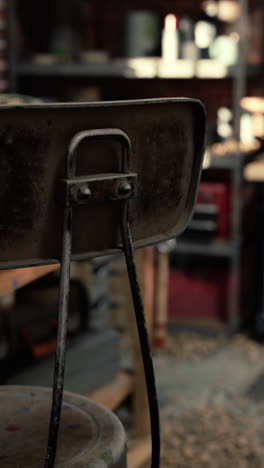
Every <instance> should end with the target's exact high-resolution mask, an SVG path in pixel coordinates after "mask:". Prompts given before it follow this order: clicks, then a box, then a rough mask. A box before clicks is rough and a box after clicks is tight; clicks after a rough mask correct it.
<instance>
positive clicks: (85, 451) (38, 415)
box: [0, 386, 126, 468]
mask: <svg viewBox="0 0 264 468" xmlns="http://www.w3.org/2000/svg"><path fill="white" fill-rule="evenodd" d="M51 396H52V394H51V389H47V388H40V387H20V386H2V387H0V414H1V424H0V431H1V434H0V465H1V468H8V467H16V468H20V467H21V468H22V467H23V468H24V467H27V468H31V467H32V468H33V467H34V468H38V467H41V468H42V467H43V466H44V460H45V454H46V447H47V436H48V423H49V418H50V407H51ZM125 446H126V442H125V433H124V429H123V427H122V425H121V423H120V422H119V420H118V419H117V418H116V416H114V415H113V414H112V413H111V412H109V411H107V410H106V409H104V408H102V407H101V406H99V405H97V404H95V403H94V402H92V401H90V400H88V399H87V398H85V397H83V396H80V395H76V394H73V393H69V392H65V393H64V400H63V406H62V417H61V423H60V435H59V443H58V451H57V457H56V464H55V466H56V467H68V466H71V467H76V468H79V467H89V468H108V467H111V468H112V467H113V468H125V467H126V453H125Z"/></svg>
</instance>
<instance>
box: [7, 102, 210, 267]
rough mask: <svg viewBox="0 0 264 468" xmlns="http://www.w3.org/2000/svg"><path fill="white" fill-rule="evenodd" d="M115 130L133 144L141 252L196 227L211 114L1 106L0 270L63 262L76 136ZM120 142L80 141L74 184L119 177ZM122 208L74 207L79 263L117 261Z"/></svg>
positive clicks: (154, 108)
mask: <svg viewBox="0 0 264 468" xmlns="http://www.w3.org/2000/svg"><path fill="white" fill-rule="evenodd" d="M110 128H111V129H118V130H121V131H122V132H124V133H125V134H126V135H127V136H128V138H129V140H130V142H131V156H130V159H131V161H130V170H131V171H133V172H134V173H136V174H137V175H138V179H137V194H136V197H135V198H134V199H133V200H132V201H131V204H130V223H131V231H132V237H133V241H134V244H135V246H143V245H147V244H151V243H155V242H159V241H162V240H165V239H168V238H171V237H173V236H175V235H176V234H178V233H179V232H181V231H182V230H183V229H184V228H185V227H186V225H187V223H188V220H189V218H190V215H191V212H192V209H193V205H194V201H195V196H196V191H197V186H198V182H199V177H200V172H201V165H202V159H203V150H204V134H205V111H204V107H203V105H202V104H201V103H200V102H199V101H197V100H192V99H180V98H179V99H177V98H175V99H174V98H171V99H158V100H140V101H122V102H121V101H119V102H118V101H117V102H103V103H91V104H90V103H89V104H43V105H42V104H36V105H31V104H30V105H20V106H0V268H7V267H15V266H27V265H38V264H45V263H51V262H53V261H55V260H59V259H60V257H61V243H62V229H63V228H62V226H63V213H64V206H65V200H64V198H63V190H62V184H61V183H60V180H61V179H65V178H66V179H67V164H68V151H69V145H70V142H71V141H72V138H73V137H74V136H75V135H76V134H78V133H79V132H82V131H86V130H92V129H100V130H101V131H102V132H103V129H110ZM121 146H122V145H120V144H119V142H117V141H115V140H114V139H111V138H108V139H107V140H105V139H102V138H98V137H97V138H95V139H87V140H85V141H83V142H82V143H81V144H80V145H79V147H78V151H77V153H78V154H77V167H76V174H77V176H89V175H93V174H108V173H119V172H121V171H122V168H121V159H122V155H121ZM120 206H121V205H120V202H115V201H111V200H103V199H102V200H94V199H91V200H90V201H89V203H87V204H85V205H78V206H76V207H74V208H73V258H80V257H86V258H87V257H93V256H97V255H102V254H107V253H110V252H114V251H115V250H116V249H118V245H119V244H120V235H119V217H120V209H121V208H120Z"/></svg>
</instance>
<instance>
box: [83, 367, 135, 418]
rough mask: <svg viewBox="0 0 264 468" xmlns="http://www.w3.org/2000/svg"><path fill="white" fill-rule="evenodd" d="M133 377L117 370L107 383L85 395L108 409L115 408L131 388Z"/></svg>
mask: <svg viewBox="0 0 264 468" xmlns="http://www.w3.org/2000/svg"><path fill="white" fill-rule="evenodd" d="M133 385H134V379H133V377H132V376H131V375H129V374H127V373H126V372H119V373H118V374H117V377H116V378H115V379H114V380H113V381H112V382H110V383H109V384H107V385H105V386H103V387H101V388H99V389H98V390H95V391H94V392H92V393H89V394H88V395H87V396H88V398H90V399H91V400H93V401H95V402H96V403H98V404H99V405H102V406H104V408H107V409H109V410H114V409H116V408H117V407H118V406H119V405H120V403H121V402H122V401H123V400H125V398H126V397H128V396H129V394H130V393H131V392H132V390H133Z"/></svg>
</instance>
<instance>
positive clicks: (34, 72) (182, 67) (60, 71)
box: [14, 58, 264, 80]
mask: <svg viewBox="0 0 264 468" xmlns="http://www.w3.org/2000/svg"><path fill="white" fill-rule="evenodd" d="M186 62H188V63H186ZM203 62H204V61H203V60H198V62H196V63H195V62H193V63H191V62H190V61H185V60H179V61H178V62H177V64H176V65H173V71H172V69H171V68H170V70H168V74H166V70H165V73H164V71H162V69H160V66H161V64H162V62H161V60H160V59H159V58H154V59H150V58H138V59H114V60H108V61H106V62H103V63H95V62H94V63H67V64H66V63H65V64H63V63H61V64H60V63H53V64H43V65H41V64H37V63H30V62H29V63H19V64H17V65H16V66H15V67H14V73H15V74H16V75H17V76H38V77H41V76H50V77H65V76H68V77H72V78H73V77H76V78H78V77H79V78H81V77H91V78H92V77H102V78H103V77H105V78H111V77H115V78H118V77H119V78H136V79H153V78H156V79H197V78H198V79H202V80H203V79H223V78H235V76H236V74H237V66H233V67H229V68H228V67H226V68H225V67H224V68H223V65H222V64H219V65H220V67H221V66H222V68H223V69H222V70H221V72H220V74H215V73H216V72H215V70H216V67H215V66H212V65H213V64H210V60H208V61H207V62H208V65H209V69H208V72H206V68H205V69H204V64H203ZM212 62H214V61H213V60H212ZM208 65H207V66H208ZM202 68H203V69H202ZM200 69H201V70H200ZM199 70H200V71H199ZM260 73H264V66H263V65H256V66H253V65H249V66H248V67H247V74H248V76H255V75H258V74H260Z"/></svg>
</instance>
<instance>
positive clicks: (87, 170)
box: [0, 99, 205, 468]
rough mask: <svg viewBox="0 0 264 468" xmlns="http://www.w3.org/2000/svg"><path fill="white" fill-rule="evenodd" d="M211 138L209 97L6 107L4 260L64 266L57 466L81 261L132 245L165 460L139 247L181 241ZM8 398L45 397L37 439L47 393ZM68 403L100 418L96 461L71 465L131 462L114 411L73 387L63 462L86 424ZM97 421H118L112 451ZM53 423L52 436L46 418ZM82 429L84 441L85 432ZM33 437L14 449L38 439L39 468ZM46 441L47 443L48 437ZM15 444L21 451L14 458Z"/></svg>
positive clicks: (0, 122) (10, 393)
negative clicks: (72, 294)
mask: <svg viewBox="0 0 264 468" xmlns="http://www.w3.org/2000/svg"><path fill="white" fill-rule="evenodd" d="M204 133H205V111H204V108H203V106H202V105H201V103H200V102H199V101H196V100H191V99H159V100H144V101H125V102H107V103H96V104H79V105H77V104H60V105H57V104H45V105H44V104H43V105H42V104H35V105H21V106H0V152H1V157H0V187H1V190H0V212H1V223H0V267H1V269H6V268H18V267H25V266H29V265H30V266H32V265H44V264H51V263H55V262H60V263H61V283H60V306H59V327H58V340H57V353H56V360H55V370H54V386H53V400H52V411H51V418H50V426H49V439H48V448H47V454H46V462H45V466H46V467H53V466H54V463H55V457H56V448H57V439H58V431H59V425H60V415H61V407H62V401H63V379H64V366H65V352H66V347H65V341H66V332H67V303H68V292H69V277H70V263H71V259H84V258H92V257H95V256H99V255H106V254H111V253H115V252H119V251H124V253H125V256H126V261H127V268H128V275H129V279H130V284H131V291H132V297H133V301H134V306H135V313H136V318H137V323H138V330H139V337H140V342H141V348H142V357H143V362H144V368H145V373H146V381H147V389H148V395H149V406H150V416H151V426H152V438H153V455H152V467H155V466H159V428H158V407H157V398H156V390H155V381H154V371H153V365H152V360H151V357H150V352H149V345H148V341H147V332H146V327H145V322H144V314H143V304H142V301H141V296H140V290H139V285H138V282H137V277H136V269H135V264H134V261H133V248H134V247H141V246H145V245H149V244H153V243H156V242H159V241H162V240H165V239H169V238H172V237H174V236H175V235H176V234H178V233H179V232H181V231H182V230H183V229H184V228H185V227H186V225H187V223H188V220H189V218H190V216H191V212H192V208H193V205H194V201H195V196H196V190H197V186H198V182H199V177H200V172H201V164H202V158H203V147H204ZM0 395H2V396H1V398H0V406H3V405H4V407H5V408H7V404H6V402H7V399H8V398H9V399H10V398H11V399H12V398H13V401H15V400H16V401H20V403H19V405H20V407H21V408H24V411H25V412H27V409H28V408H30V402H31V403H32V401H33V400H34V399H37V400H38V401H40V400H41V402H42V403H41V404H39V406H38V405H37V406H38V411H35V412H34V417H35V419H34V421H35V422H36V421H37V422H38V424H37V425H36V426H34V424H35V422H34V424H33V422H32V425H33V427H36V431H35V432H34V437H33V438H32V440H33V442H32V444H33V445H34V443H35V442H36V440H35V439H36V437H35V436H36V434H38V430H39V429H40V428H39V425H41V424H40V423H41V421H42V419H41V415H42V416H43V415H44V413H45V414H46V415H47V412H48V405H47V390H43V389H36V390H32V387H31V388H30V389H28V388H25V389H17V388H15V389H13V390H11V389H10V388H5V387H2V390H1V392H0ZM37 400H36V401H37ZM73 400H74V401H73ZM34 401H35V400H34ZM36 404H37V403H36ZM33 406H34V405H33ZM67 407H70V408H72V407H74V408H75V410H76V411H77V412H78V408H79V409H80V408H81V409H82V411H84V412H86V416H87V415H88V416H89V418H90V420H89V421H90V422H89V424H90V426H89V424H88V423H87V418H86V422H85V421H84V424H83V425H82V424H80V426H81V428H82V429H83V436H82V437H83V438H84V439H83V441H84V440H85V439H87V447H88V448H87V450H86V451H85V450H84V452H85V457H86V458H85V461H84V459H81V457H79V458H78V457H77V458H76V460H77V461H76V460H75V461H72V459H71V458H69V460H68V462H67V463H68V464H74V466H89V467H90V466H91V467H92V466H94V467H100V466H107V467H119V468H121V467H122V468H123V467H125V466H126V461H125V455H124V453H125V437H124V433H123V430H122V429H121V426H120V424H119V423H118V422H117V420H116V419H115V418H114V416H112V415H109V414H106V413H104V410H103V409H101V408H97V407H96V406H93V404H92V403H91V402H89V401H87V400H86V401H85V400H84V399H83V398H82V397H78V396H76V397H75V399H74V398H73V396H72V395H69V394H67V393H66V394H65V396H64V403H63V408H64V409H63V417H62V423H61V432H62V433H61V435H60V439H59V457H60V450H61V447H60V446H61V444H62V445H64V447H68V445H69V444H70V438H67V437H66V439H65V430H66V429H65V420H66V421H68V422H67V423H66V426H67V424H68V426H67V427H70V426H71V427H74V426H75V425H76V422H69V421H70V420H67V416H65V414H64V413H65V411H66V412H67ZM25 408H27V409H25ZM76 408H77V409H76ZM16 414H17V413H16ZM75 416H76V415H75ZM75 416H74V417H75ZM88 416H87V417H88ZM43 417H44V419H45V416H43ZM83 417H84V416H83ZM65 418H66V419H65ZM84 419H85V417H84ZM73 420H74V421H76V419H74V418H73ZM92 420H94V421H95V420H97V421H99V423H100V424H101V425H100V424H99V423H98V424H99V425H98V427H97V429H96V427H94V428H93V430H94V431H96V430H99V429H98V428H99V426H100V430H103V429H102V428H103V427H104V426H107V424H108V425H109V427H110V428H112V429H110V433H111V431H112V435H113V437H112V439H111V437H110V439H111V440H109V447H106V444H107V442H106V440H107V437H105V438H104V437H103V438H102V440H103V442H102V444H101V445H100V444H99V446H98V447H97V446H96V442H94V440H95V439H94V438H93V437H94V434H91V431H92V429H91V428H92V423H91V421H92ZM87 424H88V426H89V427H88V426H87ZM77 425H78V424H77ZM12 427H13V429H14V424H13V426H12V424H11V425H10V431H8V430H7V433H6V434H9V436H10V434H13V432H12ZM43 427H44V429H43V430H44V434H45V424H44V423H43V424H42V428H43ZM114 427H115V430H114V429H113V428H114ZM89 431H90V432H89ZM31 433H32V431H31ZM78 434H79V435H78V438H80V431H79V433H78ZM28 435H29V432H27V433H26V436H25V437H27V440H26V441H24V444H20V445H19V444H18V445H15V450H18V447H19V450H20V452H21V453H22V455H21V456H22V458H23V453H24V452H25V453H27V454H29V452H30V450H27V448H28V446H30V447H31V449H32V452H31V455H30V456H29V455H28V456H29V458H31V460H29V459H28V460H26V459H24V463H25V465H26V466H30V463H32V466H35V467H36V466H38V463H39V454H40V452H39V450H38V453H35V454H33V448H32V447H33V445H32V444H31V445H30V443H31V441H30V440H29V437H28ZM37 437H38V436H37ZM63 437H64V439H63ZM11 439H12V437H11ZM11 439H10V437H7V436H6V437H5V442H4V444H3V443H2V444H1V440H0V447H1V449H0V456H1V457H3V458H1V459H2V460H6V463H7V464H6V466H11V465H10V463H9V461H10V460H11V458H12V457H11V458H10V453H9V452H10V450H11V449H12V442H10V440H11ZM13 440H14V438H13ZM15 440H16V442H17V441H18V439H17V438H15ZM21 440H22V439H21ZM34 440H35V442H34ZM38 440H39V441H42V442H44V440H45V437H44V439H43V434H42V435H41V436H39V439H38ZM65 440H66V442H65ZM117 440H118V441H119V442H118V443H117ZM91 441H93V442H94V445H93V443H92V442H91ZM88 442H89V443H88ZM97 442H98V441H97ZM28 444H29V445H28ZM39 445H40V444H38V447H39ZM84 445H85V443H84ZM4 446H5V447H7V446H8V447H9V449H10V450H9V449H8V450H9V451H7V452H8V453H6V454H5V449H4ZM66 452H67V450H66ZM107 453H108V455H109V456H108V457H107ZM75 455H76V454H75ZM72 456H73V454H68V457H72ZM34 457H35V458H34ZM9 458H10V460H9ZM36 460H37V462H36ZM43 462H44V460H43ZM57 462H58V463H59V464H58V465H57V466H67V463H66V462H65V460H64V461H63V463H62V464H61V462H60V461H59V459H57V461H56V463H57ZM8 463H9V464H8ZM78 463H79V464H78ZM25 465H23V466H25ZM2 466H4V465H2Z"/></svg>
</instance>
